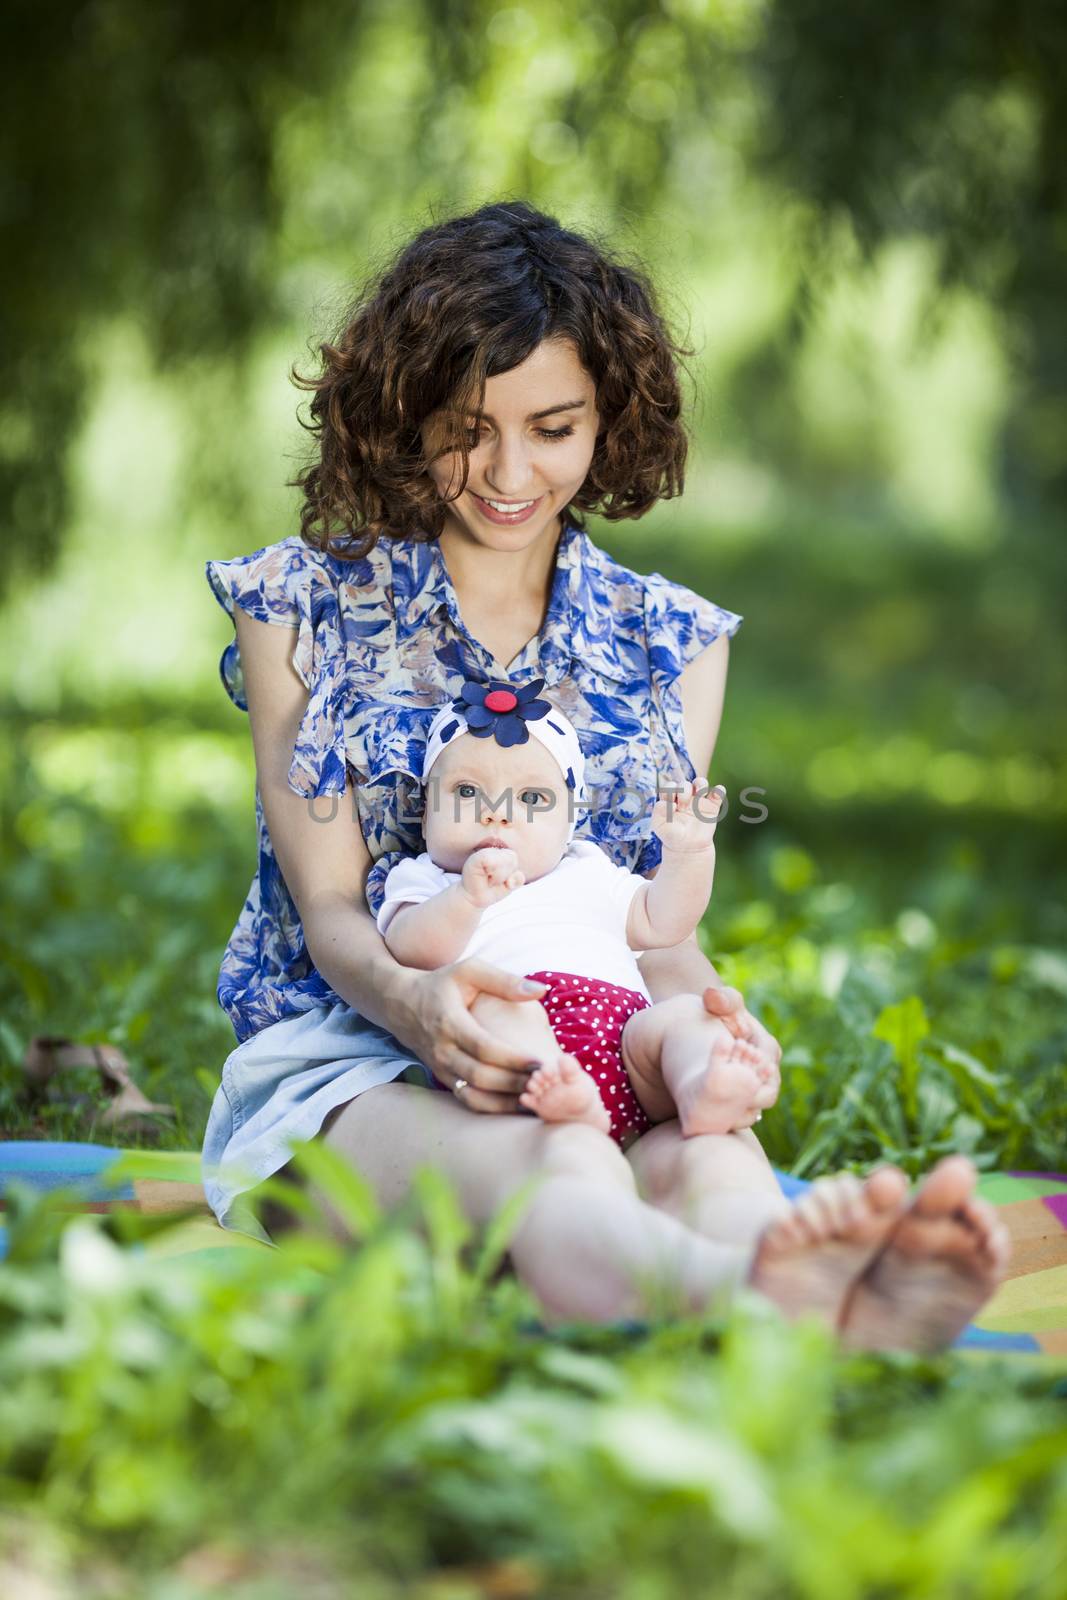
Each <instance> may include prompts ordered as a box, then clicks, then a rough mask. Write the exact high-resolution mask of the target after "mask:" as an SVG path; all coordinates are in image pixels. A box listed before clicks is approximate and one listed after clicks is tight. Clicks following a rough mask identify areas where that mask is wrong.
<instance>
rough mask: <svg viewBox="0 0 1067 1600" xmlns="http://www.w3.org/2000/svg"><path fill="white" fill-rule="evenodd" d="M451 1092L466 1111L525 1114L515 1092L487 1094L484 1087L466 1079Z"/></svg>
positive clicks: (490, 1113)
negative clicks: (459, 1087)
mask: <svg viewBox="0 0 1067 1600" xmlns="http://www.w3.org/2000/svg"><path fill="white" fill-rule="evenodd" d="M452 1092H453V1094H454V1095H455V1097H456V1099H457V1100H458V1101H459V1103H460V1105H461V1106H465V1107H466V1108H467V1110H468V1111H478V1112H481V1113H482V1114H483V1115H489V1116H493V1115H494V1114H496V1115H505V1116H506V1115H507V1114H508V1113H512V1114H515V1113H520V1114H521V1115H523V1116H525V1115H526V1111H525V1108H524V1107H523V1106H522V1105H520V1103H519V1097H518V1095H516V1094H489V1093H487V1091H486V1090H485V1089H479V1088H478V1087H477V1086H476V1085H475V1084H473V1083H471V1082H470V1081H469V1080H467V1081H466V1082H465V1083H464V1084H463V1087H462V1088H461V1089H459V1090H456V1089H453V1091H452Z"/></svg>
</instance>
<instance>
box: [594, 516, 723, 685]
mask: <svg viewBox="0 0 1067 1600" xmlns="http://www.w3.org/2000/svg"><path fill="white" fill-rule="evenodd" d="M581 565H582V579H583V584H584V586H585V588H586V594H585V595H584V597H583V606H582V610H583V613H584V615H585V616H587V617H589V618H595V617H597V616H601V617H603V618H605V620H606V619H607V618H608V617H610V619H611V633H612V634H613V635H615V636H616V637H617V636H619V635H621V636H622V637H623V638H625V639H627V640H629V641H630V642H631V643H632V644H634V645H640V646H642V647H643V648H644V649H645V650H646V651H647V652H648V654H649V656H650V658H651V661H652V666H653V669H656V668H659V669H660V670H663V671H665V672H667V673H668V674H669V675H670V676H676V675H677V673H678V672H679V671H680V670H681V667H682V666H684V665H685V664H686V663H687V662H688V661H690V660H691V659H692V658H693V656H694V655H696V654H697V653H699V651H700V650H702V649H704V648H705V647H706V646H707V645H709V644H711V643H713V642H714V640H715V639H717V638H718V637H719V636H720V635H721V634H724V633H725V634H726V635H728V636H729V637H732V636H733V635H734V634H735V633H736V632H737V630H738V628H739V627H740V626H741V623H742V621H743V617H742V615H741V613H740V612H737V611H731V610H729V609H728V608H727V607H726V606H722V605H719V604H717V603H716V602H715V601H714V600H709V599H708V598H706V597H705V596H704V595H702V594H699V593H698V592H697V591H696V590H695V589H691V588H690V587H689V586H688V585H687V584H684V583H679V582H678V581H677V580H675V579H673V578H668V577H665V576H664V574H663V573H662V572H637V571H635V570H634V569H633V568H631V567H627V566H625V565H624V564H623V563H622V562H621V561H618V560H616V558H615V557H614V556H612V555H610V554H609V553H608V551H606V550H602V549H601V548H600V546H599V545H596V544H594V543H593V541H592V540H591V539H589V538H588V537H587V538H586V539H585V541H584V548H583V553H582V563H581Z"/></svg>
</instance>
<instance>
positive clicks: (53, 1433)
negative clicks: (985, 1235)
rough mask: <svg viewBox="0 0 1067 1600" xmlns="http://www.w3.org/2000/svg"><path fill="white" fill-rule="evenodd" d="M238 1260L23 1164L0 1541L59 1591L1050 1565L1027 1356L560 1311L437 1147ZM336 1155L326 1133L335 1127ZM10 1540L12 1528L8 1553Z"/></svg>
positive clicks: (1015, 1569)
mask: <svg viewBox="0 0 1067 1600" xmlns="http://www.w3.org/2000/svg"><path fill="white" fill-rule="evenodd" d="M303 1153H304V1156H305V1157H310V1156H311V1155H314V1156H315V1157H316V1159H315V1160H314V1162H313V1163H309V1167H308V1170H309V1171H311V1172H313V1173H314V1176H315V1181H316V1183H317V1184H319V1185H320V1187H321V1188H322V1189H323V1192H324V1193H325V1194H327V1195H328V1197H329V1199H330V1201H331V1204H332V1205H333V1207H334V1209H335V1210H336V1212H337V1213H339V1214H340V1215H341V1216H344V1217H346V1218H349V1219H350V1223H351V1226H352V1228H353V1230H354V1231H355V1234H356V1237H357V1238H358V1240H359V1241H360V1242H359V1245H358V1247H357V1248H352V1247H350V1246H343V1245H341V1244H338V1243H335V1242H333V1241H332V1240H330V1239H329V1238H328V1237H327V1236H326V1235H325V1233H324V1232H323V1231H322V1230H315V1229H308V1230H306V1231H302V1232H299V1233H289V1234H287V1235H286V1236H285V1238H284V1239H283V1241H282V1243H281V1245H280V1246H279V1248H278V1249H277V1250H276V1251H261V1250H258V1249H246V1250H238V1251H233V1252H230V1253H229V1254H228V1256H227V1259H226V1261H225V1263H223V1262H209V1261H208V1260H207V1259H203V1260H198V1259H196V1258H195V1257H194V1258H189V1257H184V1258H183V1257H182V1256H177V1257H174V1256H163V1257H162V1258H160V1257H158V1256H153V1255H152V1254H150V1253H149V1254H145V1253H143V1252H140V1251H138V1250H137V1248H136V1247H132V1248H131V1247H127V1248H125V1249H124V1248H122V1246H121V1242H120V1240H119V1239H117V1238H116V1237H115V1234H116V1232H121V1229H120V1227H119V1224H120V1215H121V1214H116V1215H115V1216H114V1217H113V1218H112V1219H110V1220H109V1222H107V1223H104V1222H102V1220H101V1219H100V1218H80V1219H77V1220H75V1221H73V1222H71V1221H70V1220H69V1219H68V1218H63V1217H62V1216H61V1214H60V1212H59V1210H58V1206H59V1197H56V1198H50V1197H47V1196H33V1195H32V1194H31V1193H30V1192H29V1191H28V1190H24V1189H20V1190H19V1191H18V1192H17V1193H16V1195H15V1204H14V1208H13V1215H12V1218H11V1222H12V1227H11V1251H10V1257H9V1260H8V1262H7V1263H6V1265H4V1266H3V1267H2V1268H0V1491H2V1499H3V1502H4V1505H5V1511H4V1514H3V1517H2V1518H0V1541H2V1543H0V1551H2V1550H3V1547H4V1546H6V1551H7V1553H8V1554H7V1563H6V1570H7V1572H8V1573H9V1574H10V1575H11V1577H12V1579H15V1578H17V1579H19V1580H21V1585H22V1587H21V1592H25V1593H29V1592H30V1579H31V1578H32V1579H34V1580H37V1579H39V1578H42V1577H43V1576H45V1575H47V1576H48V1577H49V1578H50V1580H51V1583H50V1588H49V1591H48V1592H50V1593H53V1594H55V1595H57V1596H58V1597H59V1600H66V1597H67V1596H68V1595H70V1596H73V1595H75V1594H76V1595H77V1596H78V1600H127V1597H129V1600H133V1597H135V1596H136V1597H144V1600H165V1597H174V1600H200V1597H205V1600H206V1597H207V1596H210V1595H215V1594H219V1593H222V1592H225V1593H227V1594H228V1595H234V1596H237V1597H245V1600H290V1597H291V1596H292V1595H294V1594H297V1593H299V1594H305V1593H307V1594H313V1595H316V1596H320V1597H322V1600H341V1597H343V1596H350V1595H354V1594H359V1595H360V1596H365V1595H370V1596H375V1597H378V1596H380V1597H383V1600H385V1597H393V1596H396V1597H398V1600H399V1597H400V1596H404V1597H405V1600H406V1597H408V1596H422V1597H424V1600H431V1597H437V1600H440V1597H443V1596H449V1597H456V1600H459V1597H462V1600H476V1597H492V1596H520V1597H521V1596H531V1597H533V1596H574V1597H576V1600H577V1597H579V1596H581V1597H585V1596H590V1595H604V1596H609V1595H611V1596H620V1597H626V1600H642V1597H646V1596H654V1597H656V1600H668V1597H671V1596H675V1595H677V1594H679V1593H684V1594H698V1593H706V1592H709V1591H708V1574H709V1573H714V1591H715V1592H716V1593H727V1594H730V1595H731V1596H737V1597H738V1600H793V1597H797V1600H824V1597H826V1596H828V1595H829V1596H832V1597H834V1600H867V1597H869V1596H871V1595H875V1594H877V1595H884V1596H886V1597H887V1600H889V1597H896V1596H900V1597H904V1596H914V1597H916V1600H917V1597H919V1596H921V1595H939V1596H940V1595H945V1596H947V1595H960V1596H963V1595H967V1596H975V1597H983V1600H984V1597H988V1600H1009V1597H1011V1600H1015V1597H1021V1596H1024V1595H1025V1596H1028V1597H1032V1600H1054V1597H1058V1595H1059V1593H1060V1592H1061V1584H1062V1563H1063V1558H1064V1554H1065V1551H1064V1544H1063V1528H1064V1524H1065V1519H1067V1477H1065V1474H1064V1460H1065V1447H1067V1419H1065V1415H1064V1409H1063V1399H1062V1395H1060V1396H1059V1397H1057V1394H1056V1392H1055V1391H1054V1390H1053V1389H1052V1387H1051V1381H1050V1375H1049V1373H1048V1372H1047V1370H1042V1369H1040V1368H1035V1367H1034V1366H1033V1365H1031V1366H1030V1367H1029V1368H1027V1366H1026V1365H1025V1364H1023V1365H1014V1366H1012V1365H1011V1364H1009V1363H1006V1362H1004V1361H1003V1360H1001V1361H992V1362H989V1361H988V1359H987V1358H983V1357H977V1358H972V1359H969V1360H964V1361H954V1360H953V1359H952V1358H950V1357H941V1358H937V1359H927V1360H920V1359H918V1358H911V1357H904V1356H900V1357H874V1356H854V1357H851V1358H846V1357H841V1356H840V1355H838V1354H836V1353H835V1351H834V1350H833V1348H832V1346H831V1341H830V1338H829V1336H828V1334H827V1333H826V1332H825V1330H824V1329H822V1328H821V1327H820V1326H818V1325H817V1324H816V1323H815V1322H813V1321H809V1322H804V1323H803V1324H798V1325H789V1324H786V1323H784V1322H783V1321H782V1320H781V1319H779V1318H778V1316H777V1315H776V1314H774V1313H772V1312H771V1311H770V1310H769V1308H768V1307H767V1306H766V1305H765V1304H764V1303H762V1302H760V1301H759V1300H758V1299H757V1298H756V1297H753V1296H747V1295H744V1294H742V1295H740V1296H739V1297H738V1298H737V1300H736V1302H735V1304H734V1305H733V1307H732V1308H731V1310H730V1312H729V1313H728V1314H715V1313H712V1314H709V1315H708V1316H707V1317H704V1318H694V1317H691V1316H680V1315H678V1314H677V1310H676V1309H675V1310H674V1311H673V1312H672V1311H670V1310H669V1309H667V1308H666V1307H665V1309H664V1313H663V1315H662V1317H659V1318H655V1319H653V1321H652V1323H651V1325H649V1326H646V1327H641V1326H639V1325H636V1324H635V1325H629V1324H626V1323H621V1324H615V1325H613V1326H611V1327H594V1326H589V1325H575V1326H572V1327H560V1328H557V1329H556V1330H554V1331H553V1333H552V1334H547V1333H546V1331H545V1329H544V1328H543V1327H542V1326H541V1324H540V1323H539V1321H538V1320H537V1318H536V1316H535V1315H534V1314H533V1313H534V1310H535V1307H534V1306H533V1304H532V1302H531V1300H530V1298H529V1296H528V1294H527V1293H526V1292H525V1291H524V1290H523V1289H522V1288H521V1287H520V1286H519V1285H518V1284H517V1283H516V1281H515V1280H514V1279H512V1278H503V1279H500V1280H498V1281H497V1282H496V1283H495V1284H493V1285H490V1284H489V1282H488V1276H487V1274H488V1269H489V1267H490V1266H491V1261H486V1260H485V1259H484V1252H483V1253H482V1254H481V1256H480V1257H477V1258H476V1257H474V1256H473V1255H472V1251H471V1239H470V1230H469V1226H468V1224H467V1223H466V1222H465V1221H464V1219H463V1217H462V1215H461V1214H460V1212H459V1209H458V1206H457V1204H456V1202H455V1199H454V1197H453V1196H452V1195H451V1194H450V1192H449V1191H448V1189H447V1188H446V1187H443V1186H442V1185H440V1184H438V1183H435V1182H433V1181H432V1178H431V1177H430V1176H429V1175H427V1178H426V1181H424V1182H423V1183H422V1184H421V1185H420V1186H419V1189H418V1191H417V1193H416V1195H415V1196H414V1197H413V1199H412V1201H411V1202H410V1203H409V1205H408V1206H407V1207H406V1209H405V1212H404V1214H402V1215H401V1214H393V1215H392V1216H391V1217H381V1216H380V1215H378V1214H377V1212H376V1209H375V1207H374V1205H373V1202H372V1201H371V1200H370V1198H369V1196H368V1195H367V1193H366V1191H365V1189H364V1188H363V1186H362V1185H361V1184H360V1183H359V1181H358V1180H357V1179H356V1178H355V1175H354V1174H353V1173H352V1172H351V1170H350V1169H348V1168H347V1167H346V1165H345V1163H344V1162H343V1159H342V1158H341V1157H340V1156H338V1155H336V1153H335V1152H333V1151H331V1150H329V1149H328V1148H327V1147H325V1146H314V1145H312V1146H307V1147H304V1151H303ZM329 1157H332V1161H331V1160H329V1159H327V1158H329ZM2 1560H3V1554H0V1561H2Z"/></svg>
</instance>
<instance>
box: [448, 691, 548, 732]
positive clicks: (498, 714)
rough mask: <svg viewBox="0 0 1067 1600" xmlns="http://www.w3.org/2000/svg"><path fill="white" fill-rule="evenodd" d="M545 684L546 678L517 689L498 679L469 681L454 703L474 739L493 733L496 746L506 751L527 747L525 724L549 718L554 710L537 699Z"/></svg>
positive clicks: (545, 702)
mask: <svg viewBox="0 0 1067 1600" xmlns="http://www.w3.org/2000/svg"><path fill="white" fill-rule="evenodd" d="M544 684H545V680H544V678H534V679H532V681H531V682H530V683H524V684H523V685H522V686H521V688H515V686H514V685H513V684H510V683H500V682H498V681H497V680H496V679H490V681H489V682H488V683H476V682H475V681H474V680H473V679H472V678H468V679H467V680H466V681H465V682H464V685H463V688H462V689H461V690H460V692H459V697H458V698H457V699H456V700H454V701H453V702H452V704H453V705H454V707H455V709H456V710H457V711H459V712H461V713H462V715H463V717H464V720H465V721H466V724H467V727H468V728H469V729H470V731H471V733H473V734H474V736H475V738H477V739H488V737H489V735H490V734H492V736H493V738H494V739H495V740H496V742H497V744H502V745H503V746H504V747H505V749H506V748H507V747H508V746H509V745H513V744H525V743H526V741H527V739H529V737H530V730H529V728H528V727H527V726H526V724H527V723H528V722H536V721H537V719H538V718H539V717H546V716H547V715H548V713H549V712H550V711H551V710H552V706H551V703H550V702H549V701H548V700H538V699H537V695H538V693H539V691H540V690H541V689H543V688H544Z"/></svg>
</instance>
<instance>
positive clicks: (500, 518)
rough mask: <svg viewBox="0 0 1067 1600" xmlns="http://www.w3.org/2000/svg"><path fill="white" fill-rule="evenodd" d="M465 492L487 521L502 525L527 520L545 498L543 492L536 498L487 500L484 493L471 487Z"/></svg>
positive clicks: (507, 525) (505, 525) (506, 525)
mask: <svg viewBox="0 0 1067 1600" xmlns="http://www.w3.org/2000/svg"><path fill="white" fill-rule="evenodd" d="M467 492H468V494H469V495H470V497H471V499H472V500H473V501H474V503H475V506H476V507H477V509H478V510H479V511H480V512H481V514H482V516H483V517H485V518H486V520H487V521H488V522H495V523H497V524H498V525H501V526H504V527H509V526H510V525H511V524H512V523H516V522H526V521H528V520H529V518H530V517H532V516H533V514H534V512H535V511H536V510H537V508H538V506H539V505H540V504H541V502H542V500H544V498H545V497H544V495H543V494H539V495H538V496H537V498H536V500H511V501H508V500H489V499H487V498H486V496H485V495H482V494H476V493H475V491H474V490H473V489H469V490H468V491H467ZM507 507H514V510H509V509H505V508H507Z"/></svg>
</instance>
